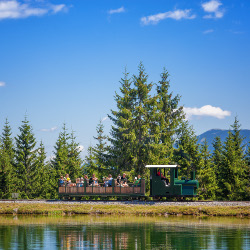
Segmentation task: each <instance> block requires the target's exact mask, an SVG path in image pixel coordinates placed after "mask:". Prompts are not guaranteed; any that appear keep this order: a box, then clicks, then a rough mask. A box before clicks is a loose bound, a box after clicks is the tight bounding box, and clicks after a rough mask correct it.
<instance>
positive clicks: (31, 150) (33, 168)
mask: <svg viewBox="0 0 250 250" xmlns="http://www.w3.org/2000/svg"><path fill="white" fill-rule="evenodd" d="M19 131H20V134H19V135H17V137H15V141H16V149H15V182H16V185H17V190H18V191H19V192H20V193H21V196H22V197H23V198H25V197H29V198H33V196H32V194H33V189H34V187H35V186H36V185H37V156H36V153H37V150H36V149H35V146H36V140H35V136H34V134H33V131H32V127H31V125H30V124H29V121H28V120H27V117H25V119H24V121H22V125H21V126H20V127H19Z"/></svg>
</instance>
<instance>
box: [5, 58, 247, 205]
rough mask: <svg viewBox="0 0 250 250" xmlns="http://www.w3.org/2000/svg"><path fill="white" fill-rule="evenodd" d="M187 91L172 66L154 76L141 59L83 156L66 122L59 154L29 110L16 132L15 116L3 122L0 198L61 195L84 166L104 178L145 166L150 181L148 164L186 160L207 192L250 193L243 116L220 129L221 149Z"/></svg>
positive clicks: (232, 196) (214, 195) (205, 196)
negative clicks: (38, 133)
mask: <svg viewBox="0 0 250 250" xmlns="http://www.w3.org/2000/svg"><path fill="white" fill-rule="evenodd" d="M180 99H181V97H180V96H179V95H178V94H177V95H174V94H173V93H172V92H170V81H169V73H168V71H167V70H165V69H164V70H163V72H162V73H161V75H160V78H159V81H158V82H157V83H151V82H149V81H148V75H147V73H146V71H145V69H144V66H143V64H142V63H141V64H140V65H139V67H138V72H137V73H136V74H135V75H130V74H129V73H128V72H126V71H125V72H124V74H123V76H122V78H121V80H120V89H119V91H118V92H117V93H115V96H114V101H115V103H116V109H115V110H110V112H109V114H108V117H109V119H110V120H111V122H112V125H111V128H110V132H109V134H105V133H104V125H103V123H102V122H101V121H100V122H99V124H97V126H96V134H95V135H93V137H94V140H95V144H94V145H91V146H89V147H88V149H87V155H86V157H85V158H84V159H82V158H81V152H80V150H79V143H78V142H77V138H76V136H75V134H74V132H73V131H70V130H69V129H68V128H67V124H63V125H62V128H61V131H60V133H59V135H58V139H57V141H56V142H55V145H54V151H53V154H54V155H53V157H52V158H51V159H49V158H48V156H47V155H46V149H45V147H44V144H43V142H42V141H40V142H39V141H37V140H36V138H35V134H34V132H33V129H32V124H31V121H29V118H28V117H27V116H25V117H24V119H23V121H21V122H20V127H19V130H18V134H17V135H16V136H15V137H14V136H13V134H12V127H11V124H10V123H9V121H8V119H6V121H5V123H4V124H1V125H0V129H1V137H0V199H9V198H11V194H12V193H19V197H20V198H23V199H26V198H27V199H28V198H29V199H35V198H41V199H55V198H57V197H58V196H57V195H58V179H59V178H60V176H61V175H63V176H65V174H66V173H68V174H69V176H70V178H71V180H72V181H73V182H74V181H75V180H76V178H78V177H82V176H83V175H84V174H87V175H88V176H90V175H92V174H93V173H95V174H96V176H97V177H98V179H102V177H103V176H107V175H108V174H112V175H113V176H114V177H116V176H117V175H118V174H121V173H123V172H126V173H127V175H128V177H129V179H130V181H133V178H134V176H137V174H140V175H141V176H143V178H145V179H146V183H147V190H148V189H149V172H148V170H147V169H146V168H145V165H148V164H157V165H161V164H163V165H164V164H166V165H167V164H178V165H180V170H179V171H180V176H185V177H189V176H190V172H191V171H192V170H195V171H196V178H197V179H198V181H199V185H200V187H199V199H202V200H249V197H250V187H249V173H250V171H249V170H250V142H249V144H248V145H244V144H243V139H244V138H243V137H242V136H241V134H240V131H241V126H240V121H239V120H238V118H237V117H235V120H234V123H233V124H232V125H231V126H230V130H229V133H228V136H227V138H226V140H225V141H222V140H221V138H220V137H216V138H215V140H214V141H213V150H212V151H211V152H210V151H209V150H208V144H207V142H206V141H204V142H203V143H202V144H198V139H197V135H196V134H195V132H194V130H193V128H192V126H191V125H190V124H189V122H188V121H187V120H186V119H185V114H184V112H183V107H182V106H181V105H180V104H179V103H180Z"/></svg>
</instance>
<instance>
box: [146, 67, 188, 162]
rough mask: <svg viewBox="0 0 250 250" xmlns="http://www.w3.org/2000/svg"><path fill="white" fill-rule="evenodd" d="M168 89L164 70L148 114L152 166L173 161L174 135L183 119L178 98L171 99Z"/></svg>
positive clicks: (166, 73)
mask: <svg viewBox="0 0 250 250" xmlns="http://www.w3.org/2000/svg"><path fill="white" fill-rule="evenodd" d="M169 88H170V81H169V73H168V71H167V70H166V69H165V68H164V70H163V73H162V74H161V80H160V81H159V83H158V85H157V95H156V96H155V97H153V98H152V105H151V110H150V113H149V116H150V117H151V124H150V137H151V143H150V146H151V150H150V153H151V154H150V158H151V161H152V164H169V163H171V162H172V161H173V154H174V142H175V135H176V133H177V130H178V128H179V125H180V124H181V122H182V120H183V118H184V115H183V107H179V106H178V105H179V101H180V96H179V95H176V96H174V97H173V93H172V92H169ZM154 101H156V103H155V102H154Z"/></svg>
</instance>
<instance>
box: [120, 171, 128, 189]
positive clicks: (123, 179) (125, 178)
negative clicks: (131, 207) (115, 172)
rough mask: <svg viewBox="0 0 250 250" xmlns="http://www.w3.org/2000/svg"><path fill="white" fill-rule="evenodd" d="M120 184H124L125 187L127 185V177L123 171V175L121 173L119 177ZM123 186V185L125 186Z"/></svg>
mask: <svg viewBox="0 0 250 250" xmlns="http://www.w3.org/2000/svg"><path fill="white" fill-rule="evenodd" d="M121 184H122V185H123V186H124V185H125V186H126V187H128V179H127V177H126V174H125V173H123V175H122V177H121ZM125 186H124V187H125Z"/></svg>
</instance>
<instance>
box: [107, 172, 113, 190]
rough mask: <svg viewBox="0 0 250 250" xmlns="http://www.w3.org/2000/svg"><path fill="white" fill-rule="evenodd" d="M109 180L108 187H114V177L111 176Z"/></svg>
mask: <svg viewBox="0 0 250 250" xmlns="http://www.w3.org/2000/svg"><path fill="white" fill-rule="evenodd" d="M108 178H109V180H108V187H112V181H113V178H112V175H111V174H109V177H108Z"/></svg>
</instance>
